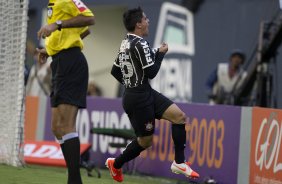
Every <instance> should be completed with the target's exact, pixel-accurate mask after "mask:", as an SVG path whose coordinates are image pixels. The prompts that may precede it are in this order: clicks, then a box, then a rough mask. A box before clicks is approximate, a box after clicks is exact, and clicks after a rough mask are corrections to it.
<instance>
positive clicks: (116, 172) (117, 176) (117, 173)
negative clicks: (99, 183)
mask: <svg viewBox="0 0 282 184" xmlns="http://www.w3.org/2000/svg"><path fill="white" fill-rule="evenodd" d="M114 163H115V159H114V158H108V159H107V160H106V163H105V165H106V167H107V168H109V170H110V173H111V176H112V178H113V179H114V180H116V181H118V182H122V181H123V174H122V169H116V168H114Z"/></svg>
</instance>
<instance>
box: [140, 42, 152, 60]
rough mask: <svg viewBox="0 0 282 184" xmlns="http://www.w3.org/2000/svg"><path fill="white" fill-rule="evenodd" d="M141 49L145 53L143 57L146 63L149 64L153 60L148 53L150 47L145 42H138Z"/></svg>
mask: <svg viewBox="0 0 282 184" xmlns="http://www.w3.org/2000/svg"><path fill="white" fill-rule="evenodd" d="M140 43H141V45H142V47H143V50H144V54H145V58H146V61H147V63H148V64H151V63H152V62H153V60H152V58H151V53H150V47H149V45H148V44H147V43H146V42H140Z"/></svg>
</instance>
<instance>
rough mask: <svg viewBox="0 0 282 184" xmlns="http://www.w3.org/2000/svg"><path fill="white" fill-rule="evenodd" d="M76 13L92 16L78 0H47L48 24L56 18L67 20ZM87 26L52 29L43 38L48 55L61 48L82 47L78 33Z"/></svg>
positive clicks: (76, 14)
mask: <svg viewBox="0 0 282 184" xmlns="http://www.w3.org/2000/svg"><path fill="white" fill-rule="evenodd" d="M78 15H83V16H94V15H93V13H92V12H91V11H90V10H89V9H88V8H87V7H86V6H85V5H84V4H83V2H81V1H80V0H49V4H48V11H47V22H48V24H52V23H55V22H56V21H57V20H67V19H70V18H73V17H76V16H78ZM87 28H88V27H80V28H63V29H61V31H59V30H56V31H54V32H53V33H52V34H51V35H50V36H49V37H47V38H46V40H45V46H46V51H47V53H48V55H49V56H53V55H55V54H57V53H58V52H60V51H61V50H63V49H68V48H72V47H80V48H81V49H82V48H83V42H82V40H81V38H80V34H81V33H83V32H84V31H86V30H87Z"/></svg>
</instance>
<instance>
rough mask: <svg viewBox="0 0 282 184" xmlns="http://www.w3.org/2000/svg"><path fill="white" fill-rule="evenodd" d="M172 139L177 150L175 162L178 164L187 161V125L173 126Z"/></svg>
mask: <svg viewBox="0 0 282 184" xmlns="http://www.w3.org/2000/svg"><path fill="white" fill-rule="evenodd" d="M171 130H172V139H173V142H174V149H175V158H174V160H175V162H176V163H177V164H180V163H183V162H184V161H185V155H184V149H185V146H186V145H185V144H186V131H185V124H172V128H171Z"/></svg>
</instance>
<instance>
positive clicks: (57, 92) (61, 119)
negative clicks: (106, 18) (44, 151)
mask: <svg viewBox="0 0 282 184" xmlns="http://www.w3.org/2000/svg"><path fill="white" fill-rule="evenodd" d="M94 22H95V21H94V14H93V13H92V12H91V11H90V10H89V9H88V8H87V7H86V6H85V4H84V3H83V2H81V1H80V0H49V4H48V8H47V25H44V26H43V27H41V29H40V30H39V31H38V37H39V38H45V46H46V47H45V48H42V49H39V48H38V49H37V51H38V52H39V61H40V62H46V60H47V58H48V57H49V56H51V57H52V63H51V70H52V90H51V94H50V97H51V106H52V131H53V134H54V135H55V137H56V139H57V140H58V142H59V143H60V145H61V148H62V152H63V155H64V158H65V161H66V164H67V167H68V182H67V183H68V184H81V183H82V180H81V176H80V170H79V163H80V142H79V137H78V134H77V132H76V128H75V127H76V126H75V122H76V116H77V112H78V109H79V108H85V107H86V93H87V85H88V65H87V61H86V59H85V57H84V55H83V53H82V52H81V50H82V48H83V42H82V39H83V38H84V37H85V36H87V35H88V34H89V33H90V32H89V29H88V26H89V25H93V24H94Z"/></svg>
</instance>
